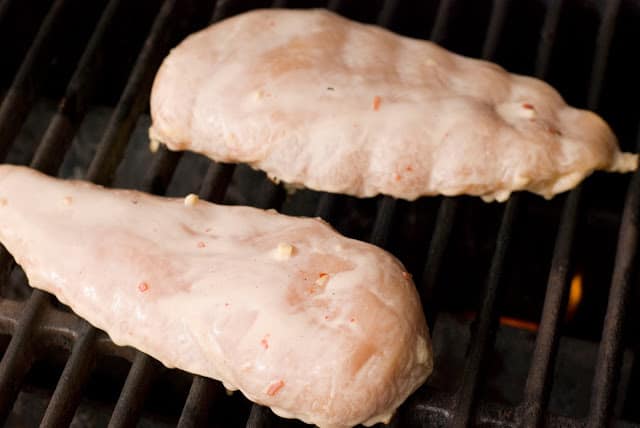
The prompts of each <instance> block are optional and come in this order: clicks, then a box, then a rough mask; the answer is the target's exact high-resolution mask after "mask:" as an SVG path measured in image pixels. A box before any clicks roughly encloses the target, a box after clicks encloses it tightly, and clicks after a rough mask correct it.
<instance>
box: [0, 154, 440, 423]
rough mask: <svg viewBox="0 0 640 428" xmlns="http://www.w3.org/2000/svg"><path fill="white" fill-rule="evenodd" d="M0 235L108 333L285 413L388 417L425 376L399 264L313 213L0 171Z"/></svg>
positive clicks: (42, 280) (32, 271)
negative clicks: (299, 215) (304, 214)
mask: <svg viewBox="0 0 640 428" xmlns="http://www.w3.org/2000/svg"><path fill="white" fill-rule="evenodd" d="M0 242H2V244H3V245H4V246H5V247H6V248H7V249H8V250H9V251H10V252H11V254H13V256H14V257H15V259H16V261H17V262H18V263H19V264H20V265H21V266H22V267H23V268H24V270H25V272H26V274H27V276H28V278H29V283H30V284H31V285H32V286H33V287H36V288H40V289H43V290H46V291H48V292H51V293H53V294H55V295H56V296H57V297H58V299H60V301H62V302H64V303H66V304H68V305H69V306H70V307H71V308H72V309H73V310H74V311H75V312H76V313H78V314H79V315H80V316H82V317H84V318H85V319H87V320H88V321H89V322H90V323H92V324H93V325H95V326H97V327H99V328H101V329H103V330H105V331H106V332H107V333H108V334H109V335H110V336H111V338H112V339H113V341H114V342H115V343H117V344H120V345H131V346H134V347H136V348H138V349H140V350H142V351H144V352H146V353H148V354H149V355H151V356H153V357H155V358H157V359H158V360H160V361H161V362H163V363H164V364H165V365H166V366H168V367H178V368H180V369H183V370H186V371H189V372H191V373H197V374H200V375H203V376H208V377H212V378H214V379H219V380H221V381H222V382H223V383H224V385H225V386H226V387H227V388H229V389H240V390H241V391H242V392H243V393H244V394H245V395H246V396H247V397H248V398H249V399H251V400H253V401H255V402H257V403H261V404H264V405H266V406H269V407H271V408H272V409H273V410H274V412H276V413H277V414H279V415H281V416H284V417H290V418H299V419H302V420H303V421H305V422H309V423H314V424H317V425H319V426H321V427H347V426H352V425H356V424H358V423H362V422H363V423H365V424H373V423H376V422H379V421H386V420H388V419H389V418H390V417H391V415H392V414H393V412H394V411H395V409H396V408H397V407H398V406H399V405H400V404H401V403H402V402H403V401H404V400H405V399H406V398H407V396H409V394H411V393H412V392H413V391H414V390H415V389H416V388H418V387H419V386H420V385H421V384H422V383H423V382H424V380H425V379H426V378H427V376H428V375H429V374H430V373H431V370H432V365H433V363H432V353H431V343H430V339H429V333H428V329H427V326H426V323H425V318H424V314H423V312H422V308H421V305H420V300H419V297H418V295H417V292H416V289H415V287H414V285H413V282H412V281H411V278H410V276H409V275H408V274H407V273H406V272H405V271H404V268H403V266H402V264H401V263H400V262H399V261H398V260H396V259H395V258H394V257H393V256H391V255H390V254H388V253H387V252H385V251H383V250H381V249H380V248H378V247H375V246H373V245H370V244H366V243H363V242H359V241H355V240H352V239H347V238H345V237H343V236H341V235H340V234H338V233H337V232H336V231H334V230H333V229H332V228H331V227H330V226H329V225H327V224H326V223H325V222H323V221H321V220H317V219H309V218H295V217H289V216H285V215H281V214H278V213H276V212H273V211H272V212H270V211H263V210H259V209H255V208H249V207H230V206H220V205H214V204H210V203H207V202H202V201H197V200H196V199H195V198H193V197H189V198H186V199H184V200H182V199H169V198H161V197H157V196H151V195H147V194H143V193H139V192H135V191H123V190H107V189H104V188H102V187H99V186H96V185H92V184H89V183H84V182H74V181H62V180H57V179H54V178H50V177H47V176H45V175H42V174H40V173H37V172H35V171H32V170H30V169H27V168H24V167H14V166H7V165H2V166H0Z"/></svg>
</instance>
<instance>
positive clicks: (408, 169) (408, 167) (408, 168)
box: [404, 165, 413, 172]
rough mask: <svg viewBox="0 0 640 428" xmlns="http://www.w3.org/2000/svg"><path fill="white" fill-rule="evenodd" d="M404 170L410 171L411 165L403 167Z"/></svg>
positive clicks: (411, 169)
mask: <svg viewBox="0 0 640 428" xmlns="http://www.w3.org/2000/svg"><path fill="white" fill-rule="evenodd" d="M404 170H405V171H407V172H411V171H413V167H412V166H411V165H407V166H406V167H405V168H404Z"/></svg>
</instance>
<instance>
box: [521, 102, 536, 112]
mask: <svg viewBox="0 0 640 428" xmlns="http://www.w3.org/2000/svg"><path fill="white" fill-rule="evenodd" d="M522 108H526V109H527V110H535V108H534V107H533V106H532V105H531V104H529V103H524V104H522Z"/></svg>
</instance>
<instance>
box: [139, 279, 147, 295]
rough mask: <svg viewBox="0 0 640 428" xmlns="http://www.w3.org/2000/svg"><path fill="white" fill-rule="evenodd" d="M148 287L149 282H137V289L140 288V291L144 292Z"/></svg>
mask: <svg viewBox="0 0 640 428" xmlns="http://www.w3.org/2000/svg"><path fill="white" fill-rule="evenodd" d="M148 289H149V284H147V283H146V282H144V281H143V282H141V283H140V284H138V290H140V292H141V293H144V292H145V291H147V290H148Z"/></svg>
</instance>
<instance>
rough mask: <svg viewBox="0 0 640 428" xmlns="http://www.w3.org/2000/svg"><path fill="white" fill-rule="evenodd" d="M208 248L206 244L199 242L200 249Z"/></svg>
mask: <svg viewBox="0 0 640 428" xmlns="http://www.w3.org/2000/svg"><path fill="white" fill-rule="evenodd" d="M204 247H206V245H205V243H204V242H202V241H198V248H204Z"/></svg>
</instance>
